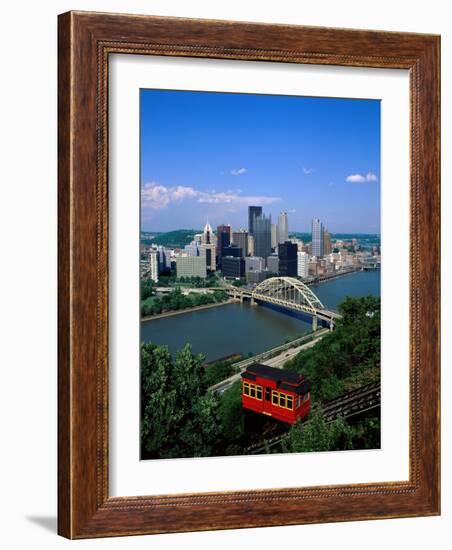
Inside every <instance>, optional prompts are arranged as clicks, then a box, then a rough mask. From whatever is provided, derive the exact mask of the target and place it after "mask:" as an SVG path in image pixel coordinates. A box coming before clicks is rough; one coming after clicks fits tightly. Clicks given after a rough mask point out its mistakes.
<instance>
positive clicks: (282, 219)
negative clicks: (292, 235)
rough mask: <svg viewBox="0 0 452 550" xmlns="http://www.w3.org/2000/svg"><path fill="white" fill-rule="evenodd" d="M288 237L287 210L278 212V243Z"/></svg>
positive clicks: (283, 241)
mask: <svg viewBox="0 0 452 550" xmlns="http://www.w3.org/2000/svg"><path fill="white" fill-rule="evenodd" d="M288 239H289V218H288V216H287V212H280V213H279V216H278V244H281V243H285V242H286V241H287V240H288Z"/></svg>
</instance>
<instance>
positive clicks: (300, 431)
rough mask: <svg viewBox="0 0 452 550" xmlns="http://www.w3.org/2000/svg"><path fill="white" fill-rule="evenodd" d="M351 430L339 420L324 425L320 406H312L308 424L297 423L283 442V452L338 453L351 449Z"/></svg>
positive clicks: (345, 423)
mask: <svg viewBox="0 0 452 550" xmlns="http://www.w3.org/2000/svg"><path fill="white" fill-rule="evenodd" d="M352 438H353V430H352V428H351V426H350V425H349V424H347V422H346V421H345V420H344V419H342V418H339V419H337V420H334V421H333V422H330V423H326V422H325V418H324V416H323V412H322V409H321V408H320V406H314V407H313V409H312V411H311V413H310V415H309V421H308V422H297V423H296V424H294V425H293V426H292V427H291V428H290V430H289V434H288V437H287V439H286V440H285V441H284V445H285V451H286V452H291V453H301V452H314V451H339V450H347V449H353V444H352Z"/></svg>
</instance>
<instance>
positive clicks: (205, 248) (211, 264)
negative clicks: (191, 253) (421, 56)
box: [200, 222, 217, 271]
mask: <svg viewBox="0 0 452 550" xmlns="http://www.w3.org/2000/svg"><path fill="white" fill-rule="evenodd" d="M200 252H201V256H205V257H206V267H207V271H215V270H216V263H217V262H216V256H215V236H214V234H213V231H212V227H211V225H210V223H209V222H207V223H206V225H205V226H204V231H203V233H202V244H201V249H200Z"/></svg>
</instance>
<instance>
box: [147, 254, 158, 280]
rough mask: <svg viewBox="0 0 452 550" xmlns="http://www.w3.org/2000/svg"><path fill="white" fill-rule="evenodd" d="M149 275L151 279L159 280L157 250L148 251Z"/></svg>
mask: <svg viewBox="0 0 452 550" xmlns="http://www.w3.org/2000/svg"><path fill="white" fill-rule="evenodd" d="M149 276H150V278H151V280H152V281H154V282H155V283H158V280H159V253H158V251H157V250H150V251H149Z"/></svg>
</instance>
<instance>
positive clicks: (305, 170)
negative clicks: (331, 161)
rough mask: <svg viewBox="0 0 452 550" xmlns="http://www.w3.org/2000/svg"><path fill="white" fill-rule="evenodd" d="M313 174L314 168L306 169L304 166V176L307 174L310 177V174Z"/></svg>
mask: <svg viewBox="0 0 452 550" xmlns="http://www.w3.org/2000/svg"><path fill="white" fill-rule="evenodd" d="M312 172H314V168H306V167H305V166H303V174H306V175H307V176H308V175H309V174H312Z"/></svg>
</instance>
